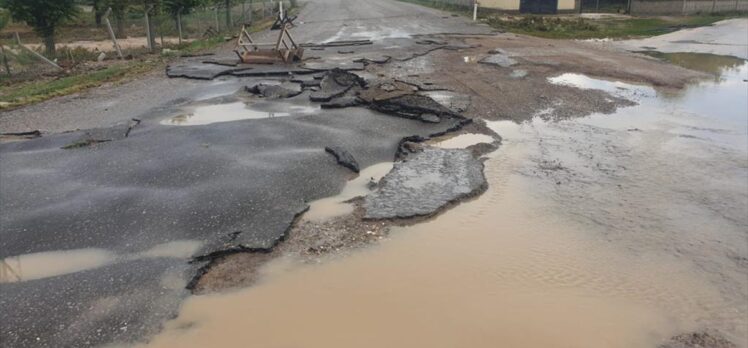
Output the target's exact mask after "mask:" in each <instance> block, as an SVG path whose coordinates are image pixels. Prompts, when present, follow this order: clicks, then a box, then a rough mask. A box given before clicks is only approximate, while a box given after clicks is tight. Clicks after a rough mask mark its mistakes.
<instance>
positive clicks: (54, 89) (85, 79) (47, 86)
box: [0, 19, 272, 110]
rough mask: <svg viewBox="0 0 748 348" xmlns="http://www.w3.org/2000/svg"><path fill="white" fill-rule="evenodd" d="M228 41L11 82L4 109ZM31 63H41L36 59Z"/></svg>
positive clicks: (0, 97) (1, 99) (2, 95)
mask: <svg viewBox="0 0 748 348" xmlns="http://www.w3.org/2000/svg"><path fill="white" fill-rule="evenodd" d="M271 24H272V20H271V19H266V20H264V21H261V22H258V23H257V24H256V25H255V26H253V27H252V28H250V31H251V32H256V31H260V30H263V29H265V28H267V27H269V26H270V25H271ZM225 42H226V41H225V40H224V37H223V36H222V35H221V36H218V37H211V38H206V39H200V40H194V41H191V42H187V43H184V44H182V45H181V46H178V47H176V48H177V49H178V51H177V52H176V53H175V54H173V55H169V56H162V55H158V56H151V57H152V58H155V59H150V60H148V61H145V62H143V61H129V62H122V63H118V64H113V65H110V66H108V67H106V68H104V69H102V70H95V71H83V72H74V73H72V74H71V75H66V76H60V77H57V78H55V79H53V80H50V79H48V78H42V79H38V80H35V81H28V82H21V83H13V82H10V81H7V82H6V83H4V84H3V85H2V86H0V110H2V109H10V108H16V107H20V106H24V105H29V104H33V103H38V102H41V101H44V100H47V99H51V98H54V97H58V96H63V95H68V94H73V93H78V92H81V91H84V90H86V89H88V88H92V87H97V86H100V85H102V84H104V83H107V82H119V81H122V80H126V79H131V78H134V77H137V76H139V75H141V74H143V73H146V72H148V71H151V70H152V69H153V68H156V67H163V65H164V64H165V63H166V62H168V61H170V60H171V59H172V58H173V57H178V56H179V55H182V54H195V53H200V52H205V51H209V50H212V49H214V48H215V47H217V46H219V45H221V44H223V43H225ZM27 58H28V57H27ZM33 59H35V58H33ZM29 63H36V64H38V62H36V61H34V62H29ZM3 78H4V76H0V82H2V80H3Z"/></svg>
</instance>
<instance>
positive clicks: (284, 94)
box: [246, 83, 302, 99]
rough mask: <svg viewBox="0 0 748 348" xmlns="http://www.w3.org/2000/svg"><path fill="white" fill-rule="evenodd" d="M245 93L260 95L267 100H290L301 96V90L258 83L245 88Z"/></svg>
mask: <svg viewBox="0 0 748 348" xmlns="http://www.w3.org/2000/svg"><path fill="white" fill-rule="evenodd" d="M246 90H247V92H249V93H252V94H255V95H260V96H262V97H265V98H269V99H281V98H291V97H295V96H297V95H299V94H301V92H302V90H301V89H292V88H287V85H267V84H264V83H259V84H256V85H254V86H247V87H246Z"/></svg>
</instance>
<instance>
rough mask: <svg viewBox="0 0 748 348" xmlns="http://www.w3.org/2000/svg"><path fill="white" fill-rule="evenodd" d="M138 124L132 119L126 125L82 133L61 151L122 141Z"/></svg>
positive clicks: (137, 121)
mask: <svg viewBox="0 0 748 348" xmlns="http://www.w3.org/2000/svg"><path fill="white" fill-rule="evenodd" d="M138 124H140V120H137V119H133V120H132V121H130V122H128V123H123V124H117V125H114V126H111V127H106V128H94V129H88V130H85V131H83V134H82V135H81V137H79V138H78V139H76V140H75V141H73V142H72V143H70V144H67V145H65V146H63V147H62V148H63V149H75V148H79V147H87V146H91V145H93V144H97V143H104V142H109V141H115V140H122V139H124V138H127V136H128V135H130V131H131V130H132V128H133V127H135V126H137V125H138Z"/></svg>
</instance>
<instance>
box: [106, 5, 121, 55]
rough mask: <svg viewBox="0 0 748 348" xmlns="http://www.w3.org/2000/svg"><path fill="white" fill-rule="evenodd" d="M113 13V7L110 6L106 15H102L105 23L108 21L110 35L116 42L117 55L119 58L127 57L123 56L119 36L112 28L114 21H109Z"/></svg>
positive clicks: (107, 26)
mask: <svg viewBox="0 0 748 348" xmlns="http://www.w3.org/2000/svg"><path fill="white" fill-rule="evenodd" d="M111 13H112V8H111V7H110V8H108V9H107V10H106V13H104V16H103V17H102V18H103V19H104V23H106V28H107V30H109V37H110V38H111V39H112V43H113V44H114V49H115V50H117V56H118V57H119V59H125V58H124V57H123V56H122V49H121V48H120V47H119V43H118V42H117V37H116V36H115V35H114V30H112V23H111V22H109V15H110V14H111Z"/></svg>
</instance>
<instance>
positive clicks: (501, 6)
mask: <svg viewBox="0 0 748 348" xmlns="http://www.w3.org/2000/svg"><path fill="white" fill-rule="evenodd" d="M453 1H454V0H453ZM519 1H520V0H478V2H479V3H480V7H483V8H490V9H495V10H505V11H519ZM746 1H748V0H746ZM578 2H579V0H558V10H559V11H572V10H575V9H576V8H577V3H578ZM470 3H472V1H470Z"/></svg>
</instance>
